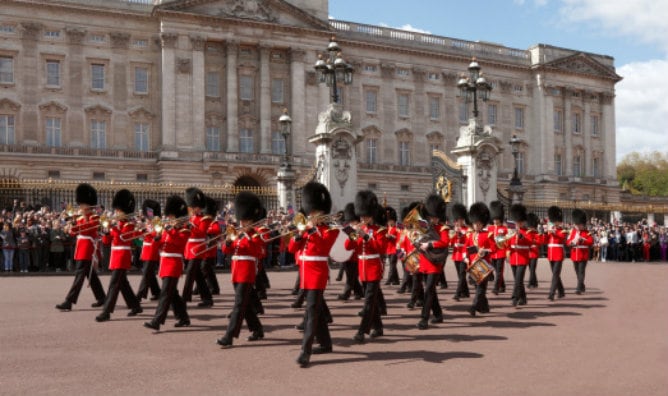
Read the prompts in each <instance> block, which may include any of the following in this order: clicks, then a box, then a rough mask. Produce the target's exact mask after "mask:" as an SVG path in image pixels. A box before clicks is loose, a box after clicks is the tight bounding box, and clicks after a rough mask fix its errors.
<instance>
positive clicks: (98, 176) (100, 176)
mask: <svg viewBox="0 0 668 396" xmlns="http://www.w3.org/2000/svg"><path fill="white" fill-rule="evenodd" d="M104 176H105V175H104V172H93V180H104Z"/></svg>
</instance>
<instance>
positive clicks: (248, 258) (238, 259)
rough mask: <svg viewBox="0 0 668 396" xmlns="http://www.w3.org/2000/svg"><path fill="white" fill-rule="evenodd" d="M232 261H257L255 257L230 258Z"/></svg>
mask: <svg viewBox="0 0 668 396" xmlns="http://www.w3.org/2000/svg"><path fill="white" fill-rule="evenodd" d="M232 260H234V261H242V260H243V261H257V257H254V256H232Z"/></svg>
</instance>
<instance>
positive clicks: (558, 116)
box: [554, 109, 564, 133]
mask: <svg viewBox="0 0 668 396" xmlns="http://www.w3.org/2000/svg"><path fill="white" fill-rule="evenodd" d="M563 130H564V112H563V111H562V110H561V109H554V131H555V132H557V133H561V132H563Z"/></svg>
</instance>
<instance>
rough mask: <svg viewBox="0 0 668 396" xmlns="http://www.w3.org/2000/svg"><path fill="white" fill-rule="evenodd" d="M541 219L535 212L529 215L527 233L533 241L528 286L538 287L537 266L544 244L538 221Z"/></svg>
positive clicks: (530, 252)
mask: <svg viewBox="0 0 668 396" xmlns="http://www.w3.org/2000/svg"><path fill="white" fill-rule="evenodd" d="M539 222H540V220H539V219H538V216H537V215H536V214H535V213H529V214H528V215H527V234H528V235H529V236H530V239H531V240H532V241H533V243H532V244H531V247H530V248H529V282H528V283H527V287H528V288H529V289H534V288H536V287H538V276H537V275H536V266H537V264H538V257H539V256H540V245H542V244H543V234H542V233H539V232H538V223H539Z"/></svg>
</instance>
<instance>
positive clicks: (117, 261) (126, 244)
mask: <svg viewBox="0 0 668 396" xmlns="http://www.w3.org/2000/svg"><path fill="white" fill-rule="evenodd" d="M140 233H141V231H138V230H135V224H134V223H133V222H129V221H126V220H120V221H119V222H118V223H117V224H116V225H114V226H112V227H111V228H110V229H109V235H110V236H111V255H110V256H109V269H110V270H116V269H124V270H128V269H130V267H131V266H132V240H133V239H134V238H135V237H136V236H138V235H139V234H140Z"/></svg>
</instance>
